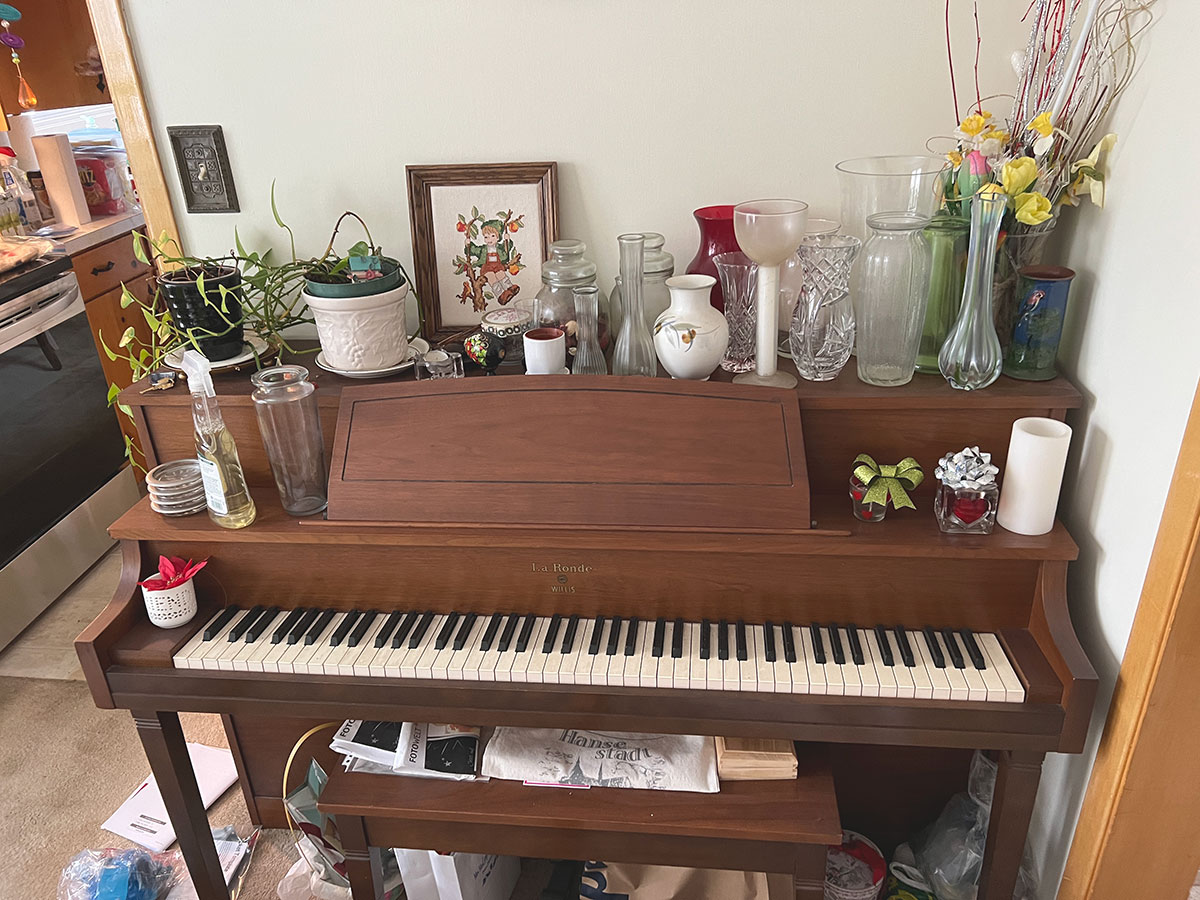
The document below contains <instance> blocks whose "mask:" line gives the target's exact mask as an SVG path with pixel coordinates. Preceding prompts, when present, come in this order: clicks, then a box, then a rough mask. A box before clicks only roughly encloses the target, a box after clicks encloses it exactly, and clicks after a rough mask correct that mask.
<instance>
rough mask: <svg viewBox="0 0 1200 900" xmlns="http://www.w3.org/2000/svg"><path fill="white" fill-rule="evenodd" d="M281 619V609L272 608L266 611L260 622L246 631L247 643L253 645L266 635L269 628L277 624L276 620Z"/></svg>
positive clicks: (259, 618)
mask: <svg viewBox="0 0 1200 900" xmlns="http://www.w3.org/2000/svg"><path fill="white" fill-rule="evenodd" d="M277 618H279V607H278V606H270V607H268V608H267V609H266V611H265V612H263V614H262V615H261V616H259V617H258V621H257V622H255V623H254V624H253V625H251V626H250V627H249V628H247V629H246V643H247V644H253V643H254V642H255V641H257V640H258V639H259V638H260V637H262V636H263V635H264V634H266V631H267V629H268V628H270V627H271V626H272V625H273V624H275V620H276V619H277Z"/></svg>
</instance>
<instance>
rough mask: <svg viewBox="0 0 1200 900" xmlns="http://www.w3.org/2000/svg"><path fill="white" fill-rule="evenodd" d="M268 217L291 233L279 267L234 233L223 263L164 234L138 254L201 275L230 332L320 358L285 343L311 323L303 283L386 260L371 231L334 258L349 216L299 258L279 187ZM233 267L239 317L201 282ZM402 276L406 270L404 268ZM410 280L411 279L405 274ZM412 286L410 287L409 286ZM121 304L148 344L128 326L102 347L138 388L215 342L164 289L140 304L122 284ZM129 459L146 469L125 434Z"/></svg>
mask: <svg viewBox="0 0 1200 900" xmlns="http://www.w3.org/2000/svg"><path fill="white" fill-rule="evenodd" d="M271 215H272V216H273V217H274V219H275V224H276V225H278V226H279V227H280V228H282V229H283V230H284V231H286V232H287V235H288V245H289V249H290V258H289V259H284V260H283V261H281V262H279V263H276V262H275V257H274V255H273V251H272V250H271V249H267V250H265V251H263V252H262V253H259V252H257V251H248V250H246V248H245V247H244V246H243V245H242V241H241V238H240V236H239V235H238V233H237V229H236V228H235V229H234V246H235V249H234V252H232V253H230V254H227V255H225V256H223V257H220V258H212V257H195V256H188V255H187V254H185V253H184V252H183V250H182V249H181V248H180V246H179V244H178V243H177V242H176V241H175V239H174V238H172V237H170V236H169V235H168V234H167V233H166V232H165V231H164V232H163V233H162V234H161V235H160V236H159V237H158V238H157V239H151V238H149V237H147V236H146V235H144V234H141V233H139V232H136V231H135V232H134V233H133V252H134V255H135V256H136V257H137V258H138V259H139V260H140V261H141V262H143V263H145V264H147V265H150V266H152V267H154V268H155V269H156V271H157V272H158V273H160V276H159V277H160V278H161V277H162V273H166V272H170V271H174V270H177V269H186V270H192V271H195V272H197V278H196V282H197V287H198V289H199V291H200V294H201V296H203V297H204V300H205V303H206V304H208V305H209V306H211V307H213V308H214V309H215V310H216V311H217V313H218V314H219V315H220V317H221V319H222V320H223V321H224V322H225V324H226V326H227V327H235V326H237V325H239V324H240V325H242V326H243V327H244V328H245V329H246V330H247V331H250V332H253V333H254V334H256V335H257V336H258V337H259V338H260V339H262V340H263V341H265V342H266V343H267V344H268V346H269V347H270V348H271V350H272V351H273V352H274V351H279V350H286V351H287V352H288V353H289V354H292V355H300V354H302V353H315V352H316V349H317V348H312V349H308V350H299V349H297V348H295V347H293V346H292V345H291V344H289V343H288V339H287V337H285V334H284V332H285V331H287V329H290V328H293V327H295V326H297V325H305V324H312V322H313V318H312V316H311V315H310V314H309V313H308V309H307V307H306V305H305V304H304V302H303V298H302V297H301V294H302V292H303V289H304V285H305V280H306V279H307V278H310V277H314V276H315V278H316V279H317V280H322V281H327V282H334V283H337V282H342V281H349V280H350V276H349V273H348V271H347V270H348V269H349V266H350V257H352V256H355V255H358V256H368V255H381V251H380V249H379V248H378V247H376V246H375V245H374V243H373V241H371V234H370V231H367V241H366V242H359V243H358V244H355V245H354V246H353V247H351V248H350V250H349V252H348V253H347V255H346V256H345V257H340V258H339V257H338V256H336V255H335V254H334V252H333V242H334V239H335V238H336V237H337V232H338V227H339V226H340V225H341V223H342V221H343V220H344V219H345V218H346V217H347V216H352V217H353V218H355V219H358V221H359V222H360V223H362V224H363V229H364V230H366V223H364V222H362V219H361V218H359V216H357V215H356V214H355V213H352V212H346V213H343V214H342V216H340V217H339V218H338V220H337V224H335V226H334V229H333V235H332V236H331V237H330V239H329V244H328V246H327V247H326V248H325V252H324V253H322V254H321V256H319V257H313V258H308V259H303V258H300V257H298V256H297V255H296V236H295V233H294V232H293V231H292V229H291V227H289V226H288V224H287V223H286V222H284V221H283V219H282V217H281V216H280V215H279V209H278V207H277V206H276V205H275V185H274V183H272V184H271ZM227 266H232V267H234V268H237V269H238V270H239V272H240V273H241V282H242V283H241V296H240V297H239V301H240V305H241V309H242V313H241V317H240V318H233V317H231V316H230V315H229V311H230V308H229V306H228V304H227V302H226V298H227V295H228V290H227V289H226V288H225V286H223V285H221V286H218V292H217V293H218V296H219V298H220V299H219V301H216V302H214V300H213V299H212V291H211V288H210V289H209V290H208V291H206V290H205V287H204V283H203V279H204V274H203V273H204V272H205V271H210V270H211V269H212V268H214V267H215V268H220V267H227ZM401 271H402V272H403V269H401ZM403 274H404V277H405V280H406V281H408V280H409V279H408V273H407V272H403ZM410 284H411V281H410ZM121 306H122V308H124V309H129V308H131V307H137V308H138V311H139V312H140V313H141V315H142V317H143V318H144V319H145V321H146V325H147V326H148V327H149V339H148V340H143V339H142V337H141V336H140V335H139V334H138V333H137V331H136V330H135V329H134V327H133V326H132V325H131V326H129V327H128V328H126V329H125V331H124V332H123V333H122V334H121V335H120V337H119V338H118V339H117V342H116V345H115V347H114V346H110V345H109V344H108V343H107V340H108V339H110V338H111V337H112V336H111V335H109V336H108V337H107V338H106V336H105V335H104V334H102V333H101V334H100V335H99V337H100V346H101V349H102V350H103V351H104V353H105V355H106V356H107V357H108V358H109V359H110V360H113V361H116V360H118V359H121V360H124V361H125V362H126V363H127V364H128V365H129V371H130V375H131V380H132V382H133V383H137V382H138V381H140V380H141V379H143V378H145V377H146V376H147V375H149V374H150V373H151V372H154V371H157V370H159V369H162V368H163V365H164V361H165V360H166V357H167V356H168V354H171V353H173V352H177V351H182V350H184V349H186V348H188V347H192V348H193V349H196V350H199V349H200V347H199V344H198V343H197V340H198V339H203V338H205V337H208V336H210V334H211V333H210V332H208V331H205V330H203V329H194V328H187V329H184V328H181V327H180V326H179V325H178V324H177V323H176V322H175V321H174V319H173V318H172V317H171V313H170V311H169V310H168V309H167V308H166V304H165V303H164V302H163V301H162V300H161V298H160V296H159V291H158V290H155V293H154V297H153V299H152V300H151V301H150V302H149V303H146V302H143V301H142V300H140V299H138V297H136V296H135V295H134V294H133V293H132V292H130V291H129V289H128V288H127V287H126V286H125V285H122V286H121ZM261 363H262V361H261V359H259V357H258V354H257V353H255V364H256V365H259V366H261ZM120 391H121V388H120V386H118V385H116V384H111V385H109V388H108V403H109V405H110V406H112V405H114V404H115V405H116V407H117V409H118V410H119V411H120V412H121V413H122V414H124V415H127V416H130V417H131V418H132V415H133V412H132V410H131V409H130V408H129V406H128V405H127V404H124V403H119V402H117V395H118V394H119V393H120ZM125 455H126V456H127V457H128V458H129V460H130V461H131V462H132V463H133V464H134V465H135V466H138V467H139V468H141V466H140V465H139V464H138V462H137V461H136V460H135V459H134V453H133V444H132V442H131V441H130V439H129V438H128V436H126V438H125Z"/></svg>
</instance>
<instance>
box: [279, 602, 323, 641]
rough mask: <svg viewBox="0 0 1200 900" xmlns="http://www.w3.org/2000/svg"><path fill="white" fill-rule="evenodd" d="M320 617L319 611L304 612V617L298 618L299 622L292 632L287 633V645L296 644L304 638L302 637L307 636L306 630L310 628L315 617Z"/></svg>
mask: <svg viewBox="0 0 1200 900" xmlns="http://www.w3.org/2000/svg"><path fill="white" fill-rule="evenodd" d="M320 615H321V611H320V610H319V609H309V610H305V612H304V615H303V616H301V617H300V621H299V622H297V623H296V624H295V625H294V626H293V627H292V630H291V631H290V632H288V636H287V642H288V644H289V645H292V644H295V643H298V642H299V640H300V639H301V638H302V637H304V635H306V634H308V629H309V628H310V627H311V626H312V623H313V622H315V621H316V619H317V617H318V616H320Z"/></svg>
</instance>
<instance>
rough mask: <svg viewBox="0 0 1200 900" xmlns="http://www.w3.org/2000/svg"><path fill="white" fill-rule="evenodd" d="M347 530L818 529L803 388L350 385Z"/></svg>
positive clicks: (344, 460)
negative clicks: (799, 391)
mask: <svg viewBox="0 0 1200 900" xmlns="http://www.w3.org/2000/svg"><path fill="white" fill-rule="evenodd" d="M332 457H333V463H332V467H331V471H330V479H329V519H330V520H341V521H385V522H386V521H393V522H427V523H440V524H460V525H464V524H465V525H471V524H481V525H490V524H495V523H507V524H510V525H514V526H536V525H560V526H561V525H571V526H574V527H583V528H587V527H601V528H602V527H617V526H643V527H662V528H681V529H688V530H705V529H718V528H719V529H720V530H722V531H731V530H734V531H737V530H750V531H756V530H761V531H774V532H779V531H794V530H805V529H808V528H809V527H810V523H811V517H810V509H809V494H808V474H807V469H806V465H805V460H804V440H803V436H802V434H801V428H800V409H799V405H798V404H797V402H796V396H795V394H794V393H792V392H790V391H777V390H771V389H763V388H755V387H745V386H742V385H731V384H722V385H717V384H711V385H710V384H703V383H697V382H686V381H674V380H672V381H667V380H665V379H648V378H616V377H608V378H578V377H540V378H481V379H479V378H477V379H464V380H438V381H428V382H417V383H413V384H397V385H379V386H374V385H373V386H370V387H362V388H348V389H346V390H344V391H343V392H342V405H341V410H340V412H339V415H338V427H337V434H336V436H335V438H334V446H333V453H332Z"/></svg>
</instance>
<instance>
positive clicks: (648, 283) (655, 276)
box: [609, 231, 675, 334]
mask: <svg viewBox="0 0 1200 900" xmlns="http://www.w3.org/2000/svg"><path fill="white" fill-rule="evenodd" d="M642 237H643V238H645V244H643V247H644V252H643V257H642V308H643V309H644V310H645V313H646V327H647V328H649V329H650V330H651V331H653V330H654V323H655V322H656V321H658V317H659V316H660V315H662V314H663V312H665V311H666V308H667V307H668V306H670V305H671V292H670V291H669V290H667V279H668V278H670V277H671V276H672V275H674V274H675V257H674V256H672V255H671V254H670V253H668V252H667V251H666V250H664V249H663V245H664V244H665V243H666V242H667V239H666V238H665V237H663V236H662V235H661V234H659V233H658V232H657V231H643V232H642ZM609 306H610V310H611V321H612V322H613V323H614V324H613V333H614V334H619V333H620V328H621V321H622V320H623V319H624V317H625V304H624V301H623V299H622V297H621V276H620V275H618V276H617V277H616V279H615V280H614V281H613V289H612V297H611V299H610V302H609Z"/></svg>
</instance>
